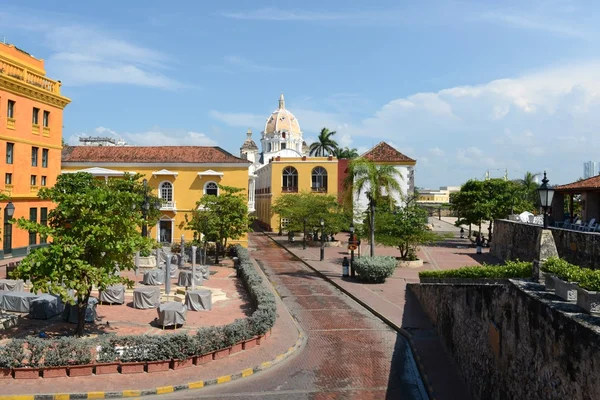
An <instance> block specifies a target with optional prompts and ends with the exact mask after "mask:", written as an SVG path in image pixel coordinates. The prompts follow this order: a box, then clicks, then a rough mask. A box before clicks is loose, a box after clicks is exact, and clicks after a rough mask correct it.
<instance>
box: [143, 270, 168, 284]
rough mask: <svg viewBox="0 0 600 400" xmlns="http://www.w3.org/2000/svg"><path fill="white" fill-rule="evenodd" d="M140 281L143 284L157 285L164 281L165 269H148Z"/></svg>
mask: <svg viewBox="0 0 600 400" xmlns="http://www.w3.org/2000/svg"><path fill="white" fill-rule="evenodd" d="M142 283H143V284H144V285H151V286H158V285H162V284H163V283H165V271H163V270H162V269H151V270H150V271H148V272H146V273H144V278H143V279H142Z"/></svg>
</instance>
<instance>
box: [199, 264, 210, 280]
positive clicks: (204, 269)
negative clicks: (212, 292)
mask: <svg viewBox="0 0 600 400" xmlns="http://www.w3.org/2000/svg"><path fill="white" fill-rule="evenodd" d="M197 268H198V270H199V271H200V273H201V274H202V279H205V280H208V279H209V277H210V272H209V271H208V265H199V266H198V267H197Z"/></svg>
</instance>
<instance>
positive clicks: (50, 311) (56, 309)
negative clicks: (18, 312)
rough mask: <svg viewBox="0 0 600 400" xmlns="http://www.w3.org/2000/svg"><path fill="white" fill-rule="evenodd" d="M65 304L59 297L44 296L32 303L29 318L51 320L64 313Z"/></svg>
mask: <svg viewBox="0 0 600 400" xmlns="http://www.w3.org/2000/svg"><path fill="white" fill-rule="evenodd" d="M64 308H65V307H64V304H63V302H62V300H61V298H60V297H59V296H55V295H51V294H47V293H46V294H42V295H40V296H39V297H38V298H37V299H34V300H32V301H31V305H30V307H29V317H30V318H33V319H50V318H52V317H54V316H56V315H58V314H60V313H62V312H63V311H64Z"/></svg>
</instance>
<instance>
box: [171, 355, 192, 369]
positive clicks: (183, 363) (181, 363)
mask: <svg viewBox="0 0 600 400" xmlns="http://www.w3.org/2000/svg"><path fill="white" fill-rule="evenodd" d="M192 365H194V363H193V358H192V357H189V358H184V359H183V360H171V368H173V369H182V368H188V367H191V366H192Z"/></svg>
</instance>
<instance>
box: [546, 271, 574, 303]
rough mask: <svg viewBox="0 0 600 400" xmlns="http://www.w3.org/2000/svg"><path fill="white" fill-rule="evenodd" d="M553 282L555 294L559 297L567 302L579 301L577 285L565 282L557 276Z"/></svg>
mask: <svg viewBox="0 0 600 400" xmlns="http://www.w3.org/2000/svg"><path fill="white" fill-rule="evenodd" d="M552 280H553V281H554V293H556V295H557V296H558V297H561V298H563V299H564V300H566V301H577V285H576V284H575V283H571V282H565V281H563V280H562V279H558V278H557V277H555V276H553V277H552Z"/></svg>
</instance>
